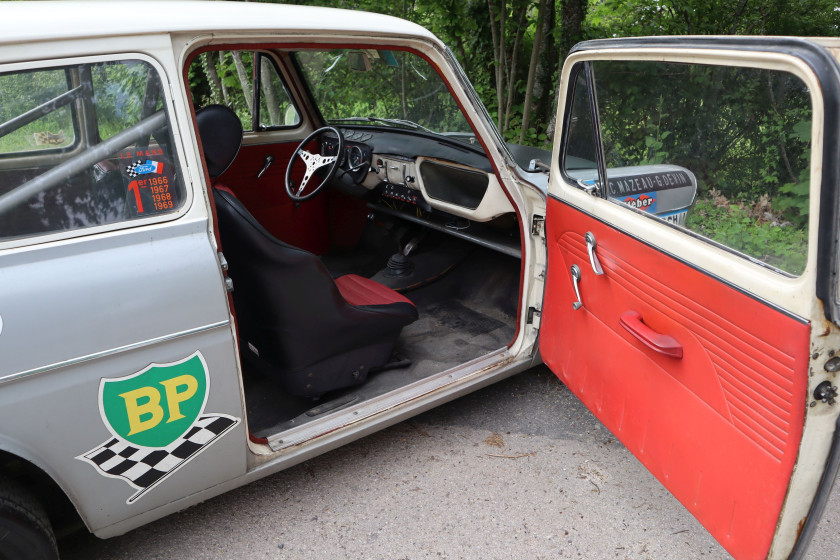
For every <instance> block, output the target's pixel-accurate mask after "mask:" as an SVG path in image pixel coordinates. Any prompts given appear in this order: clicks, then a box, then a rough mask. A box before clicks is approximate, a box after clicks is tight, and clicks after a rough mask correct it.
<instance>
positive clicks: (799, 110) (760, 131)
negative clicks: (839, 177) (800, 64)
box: [567, 61, 812, 274]
mask: <svg viewBox="0 0 840 560" xmlns="http://www.w3.org/2000/svg"><path fill="white" fill-rule="evenodd" d="M589 64H591V69H592V72H593V74H594V81H595V84H596V85H595V92H596V100H597V106H598V119H599V123H600V130H601V136H602V142H603V150H604V159H605V163H606V169H607V184H608V188H607V191H608V192H607V195H608V198H609V199H610V200H611V201H613V202H616V203H619V204H623V205H626V206H628V207H630V208H633V209H635V210H637V211H640V212H643V213H645V214H646V215H651V216H656V217H658V218H661V219H665V220H667V221H669V222H671V223H674V224H676V225H678V226H679V227H683V228H686V229H689V230H691V231H693V232H695V233H697V234H700V235H702V236H704V237H706V238H708V239H711V240H713V241H716V242H718V243H721V244H723V245H725V246H727V247H729V248H731V249H734V250H736V251H738V252H740V253H742V254H744V255H746V256H748V257H752V258H754V259H757V260H758V261H760V262H762V263H765V264H768V265H771V266H772V267H775V268H777V269H780V270H783V271H785V272H788V273H791V274H800V273H801V272H802V271H803V270H804V267H805V260H806V255H807V238H808V205H809V190H810V183H809V172H810V157H811V145H810V140H811V119H812V110H811V97H810V91H809V90H808V87H807V86H806V85H805V84H804V83H803V82H802V81H801V80H800V79H799V78H798V77H796V76H794V75H793V74H790V73H787V72H783V71H778V70H764V69H758V68H743V67H730V66H712V65H701V64H682V63H668V62H654V61H595V62H591V63H589ZM586 102H587V104H588V99H587V100H586ZM578 103H579V102H578V98H577V97H576V98H575V103H574V104H575V105H577V104H578ZM580 103H581V104H582V103H583V100H581V101H580ZM581 110H583V109H582V108H578V107H575V108H573V111H572V115H574V114H575V113H574V112H575V111H581ZM567 173H569V174H572V176H574V173H573V172H572V171H567Z"/></svg>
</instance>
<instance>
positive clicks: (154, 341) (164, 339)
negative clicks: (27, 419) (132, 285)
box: [0, 319, 230, 384]
mask: <svg viewBox="0 0 840 560" xmlns="http://www.w3.org/2000/svg"><path fill="white" fill-rule="evenodd" d="M228 325H230V320H229V319H228V320H226V321H218V322H216V323H210V324H208V325H203V326H201V327H195V328H193V329H187V330H185V331H180V332H175V333H170V334H166V335H163V336H158V337H155V338H150V339H148V340H141V341H140V342H134V343H132V344H126V345H125V346H118V347H116V348H111V349H109V350H103V351H102V352H95V353H93V354H88V355H86V356H79V357H77V358H71V359H69V360H64V361H61V362H56V363H54V364H49V365H46V366H41V367H37V368H33V369H29V370H25V371H19V372H17V373H10V374H9V375H4V376H3V377H0V384H3V383H9V382H11V381H16V380H18V379H22V378H24V377H29V376H30V375H37V374H39V373H46V372H49V371H52V370H56V369H61V368H65V367H69V366H75V365H78V364H81V363H84V362H89V361H91V360H96V359H99V358H105V357H108V356H114V355H116V354H122V353H123V352H129V351H131V350H137V349H140V348H145V347H147V346H152V345H153V344H160V343H162V342H169V341H171V340H175V339H177V338H183V337H185V336H191V335H194V334H198V333H202V332H206V331H210V330H214V329H219V328H222V327H226V326H228Z"/></svg>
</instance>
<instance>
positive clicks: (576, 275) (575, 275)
mask: <svg viewBox="0 0 840 560" xmlns="http://www.w3.org/2000/svg"><path fill="white" fill-rule="evenodd" d="M578 282H580V267H579V266H578V265H576V264H573V265H572V284H573V285H574V287H575V296H577V301H575V302H574V303H573V304H572V307H573V308H574V310H575V311H577V310H578V309H580V308H581V307H583V302H582V301H581V299H580V289H578Z"/></svg>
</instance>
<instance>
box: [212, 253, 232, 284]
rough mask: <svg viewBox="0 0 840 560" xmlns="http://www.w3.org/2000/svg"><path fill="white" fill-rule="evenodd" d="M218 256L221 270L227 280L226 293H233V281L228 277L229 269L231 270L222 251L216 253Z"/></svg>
mask: <svg viewBox="0 0 840 560" xmlns="http://www.w3.org/2000/svg"><path fill="white" fill-rule="evenodd" d="M216 256H217V257H218V259H219V268H221V269H222V277H224V279H225V291H226V292H232V291H233V280H232V279H231V278H230V277H229V276H228V275H227V273H228V268H230V267H229V266H228V262H227V259H226V258H225V255H224V253H222V252H221V251H219V252H218V253H216Z"/></svg>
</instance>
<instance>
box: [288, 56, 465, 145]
mask: <svg viewBox="0 0 840 560" xmlns="http://www.w3.org/2000/svg"><path fill="white" fill-rule="evenodd" d="M295 59H296V60H297V63H298V65H299V66H300V68H301V71H302V74H303V76H304V79H305V80H306V82H307V85H308V86H309V90H310V92H311V93H312V97H313V98H314V99H315V102H316V103H317V105H318V109H320V111H321V115H323V117H324V119H325V120H326V121H327V122H328V123H331V124H352V123H361V124H376V125H384V126H393V127H399V128H409V129H413V130H422V131H425V132H434V133H438V134H447V135H450V136H454V137H456V138H459V139H460V138H464V139H468V138H472V137H473V132H472V130H471V129H470V126H469V124H468V123H467V120H466V119H465V118H464V115H463V114H462V113H461V109H460V108H459V107H458V105H457V103H455V100H454V99H453V98H452V95H451V94H450V93H449V89H447V87H446V84H444V82H443V80H442V79H441V77H440V76H439V75H438V73H437V72H436V71H435V70H434V68H432V66H431V65H430V64H429V63H428V62H426V61H425V60H424V59H422V58H420V57H419V56H417V55H415V54H412V53H408V52H401V51H388V50H375V49H364V50H346V49H338V50H332V51H299V52H297V53H295Z"/></svg>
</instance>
